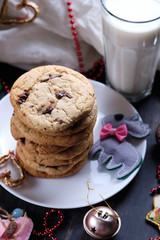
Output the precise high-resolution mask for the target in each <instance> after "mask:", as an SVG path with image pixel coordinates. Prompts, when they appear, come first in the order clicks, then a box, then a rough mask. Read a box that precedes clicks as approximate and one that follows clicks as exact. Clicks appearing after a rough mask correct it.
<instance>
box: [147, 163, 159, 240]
mask: <svg viewBox="0 0 160 240" xmlns="http://www.w3.org/2000/svg"><path fill="white" fill-rule="evenodd" d="M156 177H158V180H160V165H159V166H158V167H157V171H156ZM156 192H158V193H160V186H158V187H157V188H154V187H153V188H151V194H155V193H156ZM149 240H160V237H156V238H150V239H149Z"/></svg>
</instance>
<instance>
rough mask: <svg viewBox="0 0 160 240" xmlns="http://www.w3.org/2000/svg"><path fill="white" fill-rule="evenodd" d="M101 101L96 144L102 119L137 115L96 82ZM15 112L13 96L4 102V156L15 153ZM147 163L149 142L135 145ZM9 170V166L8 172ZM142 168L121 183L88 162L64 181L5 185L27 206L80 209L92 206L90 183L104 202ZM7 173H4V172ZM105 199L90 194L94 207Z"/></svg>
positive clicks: (0, 151) (0, 121)
mask: <svg viewBox="0 0 160 240" xmlns="http://www.w3.org/2000/svg"><path fill="white" fill-rule="evenodd" d="M91 82H92V84H93V87H94V90H95V93H96V97H97V101H98V119H97V122H96V125H95V128H94V141H97V140H98V139H99V133H100V129H101V119H102V118H103V117H104V116H105V115H106V114H116V113H123V114H125V115H130V114H134V113H136V110H135V109H134V108H133V106H132V105H131V104H130V103H129V102H128V101H127V100H126V99H125V98H124V97H122V96H121V95H120V94H118V93H117V92H115V91H113V90H112V89H110V88H109V87H107V86H106V85H104V84H102V83H99V82H96V81H92V80H91ZM12 112H13V109H12V107H11V104H10V101H9V94H8V95H6V96H5V97H4V98H3V99H2V100H1V101H0V113H1V117H0V126H1V127H0V156H2V155H4V154H7V153H8V150H15V146H16V141H15V140H14V139H13V137H12V136H11V133H10V118H11V115H12ZM132 143H133V144H134V146H135V147H136V149H137V150H138V151H139V152H140V153H141V155H142V158H143V159H144V156H145V152H146V146H147V144H146V140H140V141H137V142H132ZM6 168H8V166H5V169H6ZM139 169H140V168H138V169H136V170H135V171H134V172H133V173H132V174H131V175H129V176H128V177H127V178H126V179H123V180H117V179H116V178H115V171H116V170H113V171H107V170H106V169H105V166H104V168H101V169H99V168H98V162H97V161H91V160H88V161H87V163H86V164H85V166H84V167H83V168H82V169H81V170H80V171H79V172H78V173H76V174H75V175H73V176H70V177H66V178H62V179H41V178H36V177H31V176H29V175H27V177H26V180H25V182H24V184H23V185H21V186H18V187H15V188H10V187H7V186H6V185H5V184H4V183H3V182H1V185H2V186H3V187H4V188H5V189H6V190H7V191H9V192H10V193H11V194H13V195H15V196H17V197H18V198H20V199H23V200H25V201H27V202H30V203H33V204H36V205H39V206H44V207H50V208H52V207H53V208H61V209H69V208H78V207H84V206H88V201H87V193H88V188H87V179H89V181H90V187H92V188H94V189H96V191H98V192H99V193H100V194H101V195H102V196H103V198H104V199H107V198H110V197H111V196H113V195H115V194H116V193H118V192H119V191H120V190H122V189H123V188H124V187H125V186H126V185H128V184H129V183H130V181H131V180H132V179H133V178H134V177H135V176H136V174H137V172H138V171H139ZM2 170H3V171H4V169H1V171H2ZM101 201H102V198H101V197H100V195H99V194H97V193H96V192H95V191H91V192H90V194H89V202H90V204H96V203H98V202H101Z"/></svg>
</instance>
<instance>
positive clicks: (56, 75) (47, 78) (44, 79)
mask: <svg viewBox="0 0 160 240" xmlns="http://www.w3.org/2000/svg"><path fill="white" fill-rule="evenodd" d="M61 76H62V75H60V74H55V75H53V74H50V75H49V76H46V77H44V78H43V79H41V80H40V81H41V82H47V81H48V80H50V79H53V78H56V77H61Z"/></svg>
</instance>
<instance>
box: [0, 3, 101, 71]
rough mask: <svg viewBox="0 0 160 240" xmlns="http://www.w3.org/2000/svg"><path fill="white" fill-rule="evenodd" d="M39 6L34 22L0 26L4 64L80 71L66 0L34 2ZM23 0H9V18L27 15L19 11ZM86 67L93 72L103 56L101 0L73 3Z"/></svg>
mask: <svg viewBox="0 0 160 240" xmlns="http://www.w3.org/2000/svg"><path fill="white" fill-rule="evenodd" d="M31 1H32V2H35V3H36V4H37V5H38V6H39V17H38V18H36V19H35V20H34V22H32V23H27V24H22V25H20V24H19V25H18V24H17V25H9V26H5V27H4V26H1V27H0V61H2V62H7V63H10V64H13V65H17V66H19V67H22V68H25V69H30V68H32V67H35V66H37V65H43V64H59V65H64V66H68V67H71V68H73V69H76V70H78V69H79V63H78V60H77V55H76V54H77V53H76V50H75V48H76V46H75V43H74V41H73V38H74V37H73V35H72V31H71V24H70V20H71V19H70V18H69V12H68V6H67V4H66V3H67V1H66V0H58V1H55V0H31ZM19 3H20V1H18V0H12V1H8V9H7V15H8V16H10V17H11V16H12V17H15V16H17V15H18V16H23V15H25V11H26V10H25V9H23V10H21V12H20V11H17V10H16V5H17V4H19ZM71 7H72V9H73V11H72V13H73V14H74V19H75V25H76V26H77V28H76V30H77V32H78V38H79V41H80V46H81V50H80V51H81V52H82V57H83V59H84V61H83V62H84V68H85V70H89V69H90V68H91V67H92V66H93V64H94V62H96V61H97V60H98V59H99V58H101V56H102V55H103V44H102V28H101V15H100V3H99V0H83V1H81V0H76V1H72V4H71Z"/></svg>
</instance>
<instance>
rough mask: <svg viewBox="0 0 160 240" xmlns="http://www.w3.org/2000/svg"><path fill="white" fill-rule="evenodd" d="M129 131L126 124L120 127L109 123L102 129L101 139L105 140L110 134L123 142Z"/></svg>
mask: <svg viewBox="0 0 160 240" xmlns="http://www.w3.org/2000/svg"><path fill="white" fill-rule="evenodd" d="M127 133H128V131H127V126H126V125H125V124H123V125H120V126H119V127H118V128H112V125H111V124H110V123H108V124H106V125H105V126H104V127H103V128H102V129H101V133H100V139H101V140H103V139H105V138H107V137H109V136H116V138H117V139H118V140H119V141H120V142H122V141H123V139H124V138H126V137H127Z"/></svg>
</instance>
